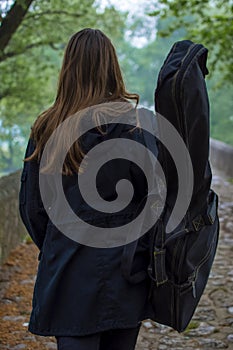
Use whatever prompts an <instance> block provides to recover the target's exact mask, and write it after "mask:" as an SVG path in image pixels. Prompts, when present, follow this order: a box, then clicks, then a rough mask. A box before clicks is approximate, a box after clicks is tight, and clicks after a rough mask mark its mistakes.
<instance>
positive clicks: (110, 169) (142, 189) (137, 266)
mask: <svg viewBox="0 0 233 350" xmlns="http://www.w3.org/2000/svg"><path fill="white" fill-rule="evenodd" d="M131 128H132V127H131V126H128V127H127V126H125V125H123V126H122V124H116V123H115V124H111V125H110V124H109V125H108V132H107V134H106V135H101V134H100V132H99V131H97V130H96V129H92V130H91V131H88V132H87V133H86V135H85V137H84V138H83V146H84V145H85V146H86V147H87V149H88V148H91V147H93V146H94V145H96V144H98V143H99V142H102V141H103V140H105V139H108V138H119V137H124V138H130V139H133V140H136V141H137V142H140V143H142V144H145V143H144V136H143V135H144V133H140V131H139V130H138V129H136V130H135V131H134V132H133V133H128V130H129V129H131ZM84 141H85V142H84ZM34 147H35V145H34V142H33V141H32V140H31V139H30V140H29V142H28V146H27V149H26V156H29V155H30V154H32V152H33V150H34ZM130 151H131V152H133V149H131V150H129V152H130ZM119 178H128V179H129V180H130V181H131V183H132V184H133V186H134V197H133V200H132V203H131V205H129V206H128V207H127V208H126V209H124V210H123V211H121V212H119V213H116V214H108V215H102V216H99V215H98V216H96V215H95V212H94V210H93V209H91V208H90V207H87V206H86V205H85V202H84V201H83V199H82V198H81V196H80V194H79V192H78V190H77V189H76V188H77V186H75V184H77V175H72V176H64V175H63V184H64V191H65V193H66V196H67V199H68V201H69V203H70V205H71V206H72V208H73V207H74V208H75V209H76V212H77V214H79V213H80V215H83V217H84V219H85V217H86V218H89V221H92V222H93V223H97V224H101V225H103V226H104V227H105V225H109V224H110V225H112V226H114V225H115V226H119V225H123V224H124V223H126V222H129V221H130V220H132V218H133V217H134V215H135V208H136V207H137V206H138V204H139V202H140V201H141V200H142V198H143V197H144V196H145V195H146V194H147V190H148V189H147V181H146V178H145V176H144V174H143V172H142V171H141V170H140V169H139V168H138V167H137V166H136V165H135V164H134V163H133V162H130V161H127V160H123V159H118V160H115V161H112V162H109V163H107V164H106V166H105V167H104V168H103V173H101V176H99V178H98V181H99V183H98V184H99V189H100V192H101V191H102V192H103V193H102V194H103V197H105V196H106V197H108V199H109V200H111V198H113V197H114V196H115V185H116V182H117V181H118V179H119ZM19 200H20V206H19V207H20V214H21V217H22V220H23V222H24V224H25V226H26V228H27V230H28V232H29V234H30V236H31V237H32V239H33V241H34V242H35V244H36V245H37V246H38V248H39V249H40V253H39V256H38V260H39V265H38V271H37V278H36V283H35V288H34V294H33V302H32V304H33V305H32V306H33V308H32V312H31V317H30V322H29V328H28V329H29V331H30V332H32V333H35V334H39V335H56V336H58V335H61V336H62V335H63V336H78V335H85V334H92V333H95V332H99V331H104V330H109V329H117V328H130V327H136V326H137V325H138V323H139V322H140V321H142V320H143V319H146V318H150V315H151V308H150V305H149V302H148V291H149V278H148V277H145V278H144V279H143V280H141V281H140V282H139V283H137V284H133V283H131V282H129V281H127V280H126V279H125V278H124V277H123V274H122V268H121V265H122V256H123V253H124V249H125V246H119V247H114V248H93V247H89V246H85V245H82V244H80V243H77V242H75V241H73V240H72V239H70V238H68V237H67V236H65V235H64V234H63V233H61V232H60V231H59V230H58V229H57V228H56V226H55V225H54V224H53V223H52V222H51V221H50V219H49V217H48V215H47V213H46V211H45V209H44V206H43V203H42V201H41V196H40V190H39V164H38V163H37V162H36V161H31V162H26V163H24V168H23V171H22V175H21V188H20V195H19ZM107 227H108V226H107ZM77 229H78V227H77ZM148 242H149V233H146V234H144V236H142V237H141V238H140V239H139V241H138V247H137V250H136V255H135V258H134V264H133V270H134V272H137V271H140V270H141V271H142V270H144V271H147V267H148V260H149V253H148Z"/></svg>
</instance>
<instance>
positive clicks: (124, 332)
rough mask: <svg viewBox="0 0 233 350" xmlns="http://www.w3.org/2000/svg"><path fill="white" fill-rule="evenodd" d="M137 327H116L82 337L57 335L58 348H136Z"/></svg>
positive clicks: (77, 349) (124, 349)
mask: <svg viewBox="0 0 233 350" xmlns="http://www.w3.org/2000/svg"><path fill="white" fill-rule="evenodd" d="M140 326H141V324H140V325H139V326H138V327H137V328H129V329H114V330H109V331H104V332H101V333H95V334H91V335H87V336H80V337H60V336H59V337H56V340H57V349H58V350H134V349H135V345H136V342H137V337H138V333H139V330H140Z"/></svg>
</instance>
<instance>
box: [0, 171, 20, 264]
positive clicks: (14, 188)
mask: <svg viewBox="0 0 233 350" xmlns="http://www.w3.org/2000/svg"><path fill="white" fill-rule="evenodd" d="M20 174H21V171H17V172H15V173H12V174H10V175H7V176H3V177H1V178H0V263H2V262H4V260H5V259H6V257H7V256H8V253H9V252H10V250H11V249H12V248H14V247H15V246H17V244H18V243H19V242H21V241H22V239H23V237H25V235H26V230H25V228H24V226H23V224H22V221H21V219H20V216H19V211H18V193H19V185H20Z"/></svg>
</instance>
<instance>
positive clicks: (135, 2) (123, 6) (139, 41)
mask: <svg viewBox="0 0 233 350" xmlns="http://www.w3.org/2000/svg"><path fill="white" fill-rule="evenodd" d="M96 2H97V3H98V4H99V5H100V6H101V7H102V8H104V7H105V6H108V5H114V7H115V8H116V9H117V10H120V11H128V12H129V16H128V19H129V21H130V20H131V18H132V17H134V18H135V17H140V18H142V17H143V19H144V21H143V23H144V28H141V33H140V34H139V33H138V35H135V33H132V32H130V31H128V32H127V33H126V38H127V40H129V41H131V43H132V44H133V45H134V46H137V47H143V46H144V45H146V44H147V43H148V41H151V40H154V39H155V36H156V19H155V18H154V17H149V16H147V15H146V12H149V11H152V10H153V9H154V7H153V5H152V3H155V2H156V0H154V1H151V0H131V1H127V0H96ZM148 29H149V31H148ZM145 32H146V34H145ZM148 32H149V33H150V35H149V37H148ZM144 34H145V35H144Z"/></svg>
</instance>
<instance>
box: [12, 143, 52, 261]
mask: <svg viewBox="0 0 233 350" xmlns="http://www.w3.org/2000/svg"><path fill="white" fill-rule="evenodd" d="M34 149H35V145H34V142H33V140H32V139H29V141H28V145H27V148H26V153H25V157H28V156H30V155H31V154H32V153H33V151H34ZM19 212H20V216H21V218H22V221H23V223H24V225H25V227H26V229H27V231H28V233H29V235H30V236H31V238H32V240H33V242H34V243H35V244H36V246H37V247H38V248H39V250H40V251H41V249H42V246H43V242H44V237H45V233H46V227H47V223H48V220H49V217H48V215H47V213H46V210H45V208H44V206H43V202H42V200H41V195H40V189H39V163H38V162H37V161H34V160H33V161H29V162H24V166H23V170H22V173H21V185H20V191H19ZM39 258H40V254H39V257H38V259H39Z"/></svg>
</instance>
